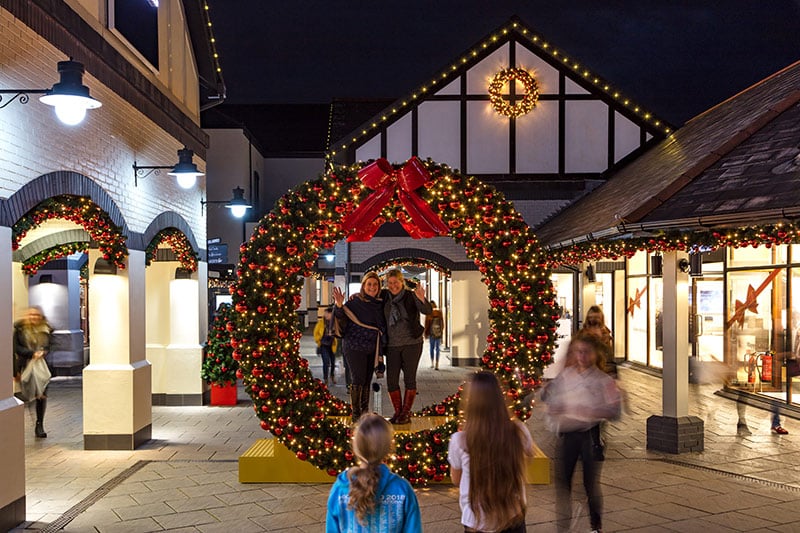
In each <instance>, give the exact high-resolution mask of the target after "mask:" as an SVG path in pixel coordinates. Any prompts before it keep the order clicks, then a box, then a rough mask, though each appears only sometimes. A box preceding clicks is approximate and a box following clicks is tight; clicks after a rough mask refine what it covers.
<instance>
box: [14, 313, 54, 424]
mask: <svg viewBox="0 0 800 533" xmlns="http://www.w3.org/2000/svg"><path fill="white" fill-rule="evenodd" d="M52 333H53V328H52V326H50V324H49V323H48V322H47V319H46V318H45V317H44V313H42V310H41V309H40V308H38V307H31V308H29V309H28V310H27V311H25V314H24V315H23V317H22V318H21V319H20V320H18V321H17V322H16V323H15V324H14V355H15V357H14V379H15V380H16V381H18V382H21V387H22V390H23V392H26V398H25V400H26V401H31V400H35V401H36V429H35V430H34V433H35V435H36V437H37V438H40V439H44V438H46V437H47V432H46V431H45V430H44V414H45V411H46V410H47V385H48V383H49V382H50V371H49V369H47V363H46V361H45V356H47V353H48V352H49V351H50V342H51V339H52ZM35 366H39V367H43V369H47V370H46V371H45V374H46V378H45V377H41V378H40V377H39V376H37V375H30V374H33V372H32V370H33V368H34V367H35ZM36 373H38V371H37V372H36ZM29 382H30V385H29Z"/></svg>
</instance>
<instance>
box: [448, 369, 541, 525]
mask: <svg viewBox="0 0 800 533" xmlns="http://www.w3.org/2000/svg"><path fill="white" fill-rule="evenodd" d="M465 402H466V406H465V408H464V410H463V413H464V424H463V430H462V431H459V432H457V433H454V434H453V435H452V437H451V438H450V448H449V451H448V461H449V462H450V477H451V479H452V481H453V484H454V485H456V486H457V487H458V489H459V504H460V506H461V523H462V524H463V525H464V531H467V532H476V533H477V532H502V533H521V532H524V531H525V508H526V497H525V475H526V470H527V468H526V467H527V461H528V459H530V458H531V457H532V456H533V440H532V439H531V434H530V432H529V431H528V428H526V427H525V426H524V425H523V424H522V422H520V421H519V420H517V419H516V418H512V416H511V413H510V411H509V408H508V405H507V404H506V401H505V396H504V394H503V391H502V389H501V388H500V383H499V382H498V381H497V377H495V375H494V374H493V373H491V372H485V371H483V372H478V373H476V374H474V375H473V376H472V377H471V379H470V380H469V382H468V383H467V388H466V397H465Z"/></svg>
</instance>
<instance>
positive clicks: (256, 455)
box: [239, 439, 336, 483]
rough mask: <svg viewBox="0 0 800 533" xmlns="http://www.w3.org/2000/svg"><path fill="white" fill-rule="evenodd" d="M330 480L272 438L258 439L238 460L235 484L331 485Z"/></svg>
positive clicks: (332, 479)
mask: <svg viewBox="0 0 800 533" xmlns="http://www.w3.org/2000/svg"><path fill="white" fill-rule="evenodd" d="M334 479H336V478H334V477H332V476H329V475H328V473H327V472H323V471H322V470H320V469H319V468H317V467H315V466H314V465H312V464H311V463H309V462H307V461H301V460H300V459H298V458H297V457H296V456H295V455H294V454H293V453H292V452H291V451H289V449H288V448H286V446H284V445H283V444H281V443H280V442H278V441H277V440H275V439H258V440H257V441H256V442H255V443H254V444H253V445H252V446H250V449H248V450H247V451H246V452H244V453H243V454H242V455H241V456H240V457H239V483H333V481H334Z"/></svg>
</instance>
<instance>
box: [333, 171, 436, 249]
mask: <svg viewBox="0 0 800 533" xmlns="http://www.w3.org/2000/svg"><path fill="white" fill-rule="evenodd" d="M358 177H359V179H360V180H361V181H362V182H363V183H364V185H366V186H367V187H369V188H370V189H372V190H374V191H375V192H373V193H372V194H371V195H369V196H368V197H367V198H366V199H365V200H364V201H363V202H361V204H360V205H359V206H358V207H357V208H356V209H355V211H353V212H352V213H350V214H349V215H347V216H346V217H345V219H344V220H343V221H342V228H343V229H344V230H345V231H350V230H354V231H353V233H351V234H350V235H349V236H348V237H347V241H348V242H352V241H368V240H370V239H371V238H372V236H373V235H375V232H376V231H378V228H379V227H380V226H381V224H382V223H383V221H382V220H379V215H380V213H381V210H383V208H384V207H385V206H386V204H388V203H389V202H390V201H391V199H392V197H393V196H394V193H395V191H397V196H398V197H399V198H400V203H402V204H403V207H405V209H406V212H407V213H408V216H406V215H405V213H398V215H397V219H398V220H399V221H400V224H402V225H403V228H404V229H405V230H406V232H408V234H409V235H410V236H411V237H412V238H414V239H426V238H429V237H435V236H437V235H447V233H448V228H447V226H446V225H445V223H444V222H442V219H440V218H439V216H438V215H437V214H436V213H434V212H433V210H432V209H431V208H430V206H429V205H428V204H426V203H425V202H424V201H423V200H422V198H420V197H419V196H418V195H417V194H416V193H415V192H414V191H415V190H417V189H419V188H420V187H422V185H424V184H425V182H426V181H428V180H429V179H430V178H431V175H430V173H429V172H428V169H426V168H425V166H424V165H423V164H422V161H420V160H419V159H418V158H417V157H416V156H414V157H412V158H411V159H409V160H408V161H407V162H406V164H405V165H403V167H402V168H401V169H399V170H395V169H394V167H392V165H391V163H389V161H387V160H386V159H384V158H380V159H378V160H376V161H374V162H372V163H370V164H369V165H367V166H365V167H364V168H362V169H361V170H359V171H358Z"/></svg>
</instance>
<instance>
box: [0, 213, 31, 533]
mask: <svg viewBox="0 0 800 533" xmlns="http://www.w3.org/2000/svg"><path fill="white" fill-rule="evenodd" d="M12 265H15V266H18V265H19V264H18V263H17V264H14V263H12V262H11V228H7V227H0V346H2V349H0V428H1V429H0V472H2V473H3V474H2V476H1V477H2V480H3V481H2V483H0V531H8V530H11V529H12V528H14V527H16V526H18V525H19V524H20V523H22V522H24V521H25V435H24V431H25V419H24V418H23V414H24V408H23V404H22V402H20V401H19V400H17V399H16V398H15V397H14V395H13V389H12V387H11V377H12V375H13V364H12V361H13V353H14V349H13V340H12V339H13V329H12V324H13V321H14V318H15V317H14V314H13V312H12V310H13V301H12V300H13V297H12V295H13V294H14V291H13V289H12V286H13V282H12V275H11V270H12ZM24 299H25V301H26V302H27V294H25V295H24Z"/></svg>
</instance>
